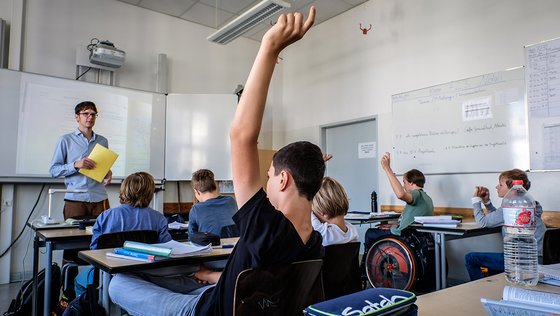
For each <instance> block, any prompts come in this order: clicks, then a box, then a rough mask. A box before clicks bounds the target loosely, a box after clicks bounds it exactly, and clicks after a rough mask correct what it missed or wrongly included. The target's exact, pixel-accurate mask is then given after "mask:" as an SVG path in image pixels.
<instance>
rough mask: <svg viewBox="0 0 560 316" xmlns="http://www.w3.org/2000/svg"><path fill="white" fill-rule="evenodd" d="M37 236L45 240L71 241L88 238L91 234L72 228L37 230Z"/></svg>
mask: <svg viewBox="0 0 560 316" xmlns="http://www.w3.org/2000/svg"><path fill="white" fill-rule="evenodd" d="M37 236H39V238H41V239H45V240H58V239H72V238H83V239H86V238H90V239H91V236H92V234H91V232H89V231H87V230H85V229H79V228H78V227H74V228H59V229H41V230H37Z"/></svg>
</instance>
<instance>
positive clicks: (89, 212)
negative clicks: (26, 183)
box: [50, 101, 112, 220]
mask: <svg viewBox="0 0 560 316" xmlns="http://www.w3.org/2000/svg"><path fill="white" fill-rule="evenodd" d="M74 113H75V116H74V117H75V119H76V122H77V123H78V128H77V129H76V130H75V131H74V132H72V133H68V134H65V135H62V136H61V137H60V138H59V140H58V143H57V145H56V148H55V151H54V155H53V158H52V163H51V168H50V173H51V176H52V177H54V178H57V177H64V184H65V185H66V189H67V190H68V191H69V192H67V193H66V195H65V196H64V211H63V212H64V219H65V220H66V219H68V218H74V219H86V218H88V219H91V218H96V217H97V216H98V215H99V214H101V212H103V211H104V210H106V209H108V208H109V200H108V196H107V191H106V190H105V186H106V185H107V184H109V183H110V182H111V179H112V172H111V171H109V172H108V173H107V175H106V176H105V178H104V179H103V181H102V182H101V183H99V182H97V181H95V180H93V179H91V178H88V177H86V176H85V175H83V174H81V173H79V172H78V170H80V169H82V168H83V169H93V168H95V161H93V160H91V159H89V158H87V157H88V156H89V154H90V153H91V151H92V150H93V147H95V145H96V144H100V145H103V146H104V147H106V148H109V142H108V141H107V138H105V137H103V136H101V135H99V134H96V133H94V132H93V126H94V125H95V120H96V119H97V115H98V114H97V107H96V106H95V103H93V102H91V101H84V102H81V103H79V104H78V105H76V107H75V108H74ZM72 191H83V192H72Z"/></svg>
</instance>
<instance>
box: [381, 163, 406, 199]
mask: <svg viewBox="0 0 560 316" xmlns="http://www.w3.org/2000/svg"><path fill="white" fill-rule="evenodd" d="M381 166H382V167H383V170H385V173H386V174H387V179H389V183H390V184H391V188H392V189H393V192H394V193H395V195H396V196H397V198H398V199H399V200H402V201H405V202H406V203H412V201H413V198H412V194H410V193H409V192H406V191H405V190H404V188H403V186H402V184H401V182H400V181H399V179H397V177H396V176H395V173H394V172H393V169H392V168H391V154H389V153H385V154H384V155H383V157H382V158H381Z"/></svg>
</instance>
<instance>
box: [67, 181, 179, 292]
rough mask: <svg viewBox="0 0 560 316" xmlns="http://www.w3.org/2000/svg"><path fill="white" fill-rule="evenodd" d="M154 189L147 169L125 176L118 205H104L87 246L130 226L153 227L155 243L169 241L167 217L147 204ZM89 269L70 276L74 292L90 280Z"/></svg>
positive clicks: (141, 228) (90, 273)
mask: <svg viewBox="0 0 560 316" xmlns="http://www.w3.org/2000/svg"><path fill="white" fill-rule="evenodd" d="M154 191H155V184H154V177H152V175H150V174H149V173H147V172H136V173H133V174H131V175H129V176H128V177H126V179H124V181H123V183H122V184H121V189H120V193H119V200H120V202H121V205H119V206H118V207H115V208H111V209H108V210H107V211H105V212H103V213H101V214H100V215H99V217H97V220H96V221H95V224H94V225H93V229H92V234H93V236H92V238H91V243H90V245H89V248H90V249H92V250H93V249H97V241H98V239H99V236H101V235H103V234H108V233H114V232H122V231H130V230H155V231H157V232H158V236H159V237H158V243H162V242H168V241H170V240H171V235H170V234H169V232H168V231H167V219H166V218H165V217H164V216H163V215H162V214H161V213H159V212H158V211H156V210H154V209H152V208H150V207H149V205H150V202H151V201H152V198H153V196H154ZM92 270H93V267H91V268H89V269H82V271H81V272H80V273H79V274H78V276H77V277H76V279H75V280H74V283H75V290H76V296H78V295H80V294H81V293H82V292H83V291H85V289H86V286H87V285H88V284H91V283H92V282H93V273H92V272H90V271H92Z"/></svg>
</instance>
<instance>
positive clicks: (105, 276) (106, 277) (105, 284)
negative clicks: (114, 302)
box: [101, 271, 111, 315]
mask: <svg viewBox="0 0 560 316" xmlns="http://www.w3.org/2000/svg"><path fill="white" fill-rule="evenodd" d="M101 277H102V278H101V279H102V289H103V292H102V293H101V299H102V301H101V304H102V305H103V309H104V310H105V315H110V314H111V301H110V300H109V282H110V281H111V274H110V273H107V272H104V271H101Z"/></svg>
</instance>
